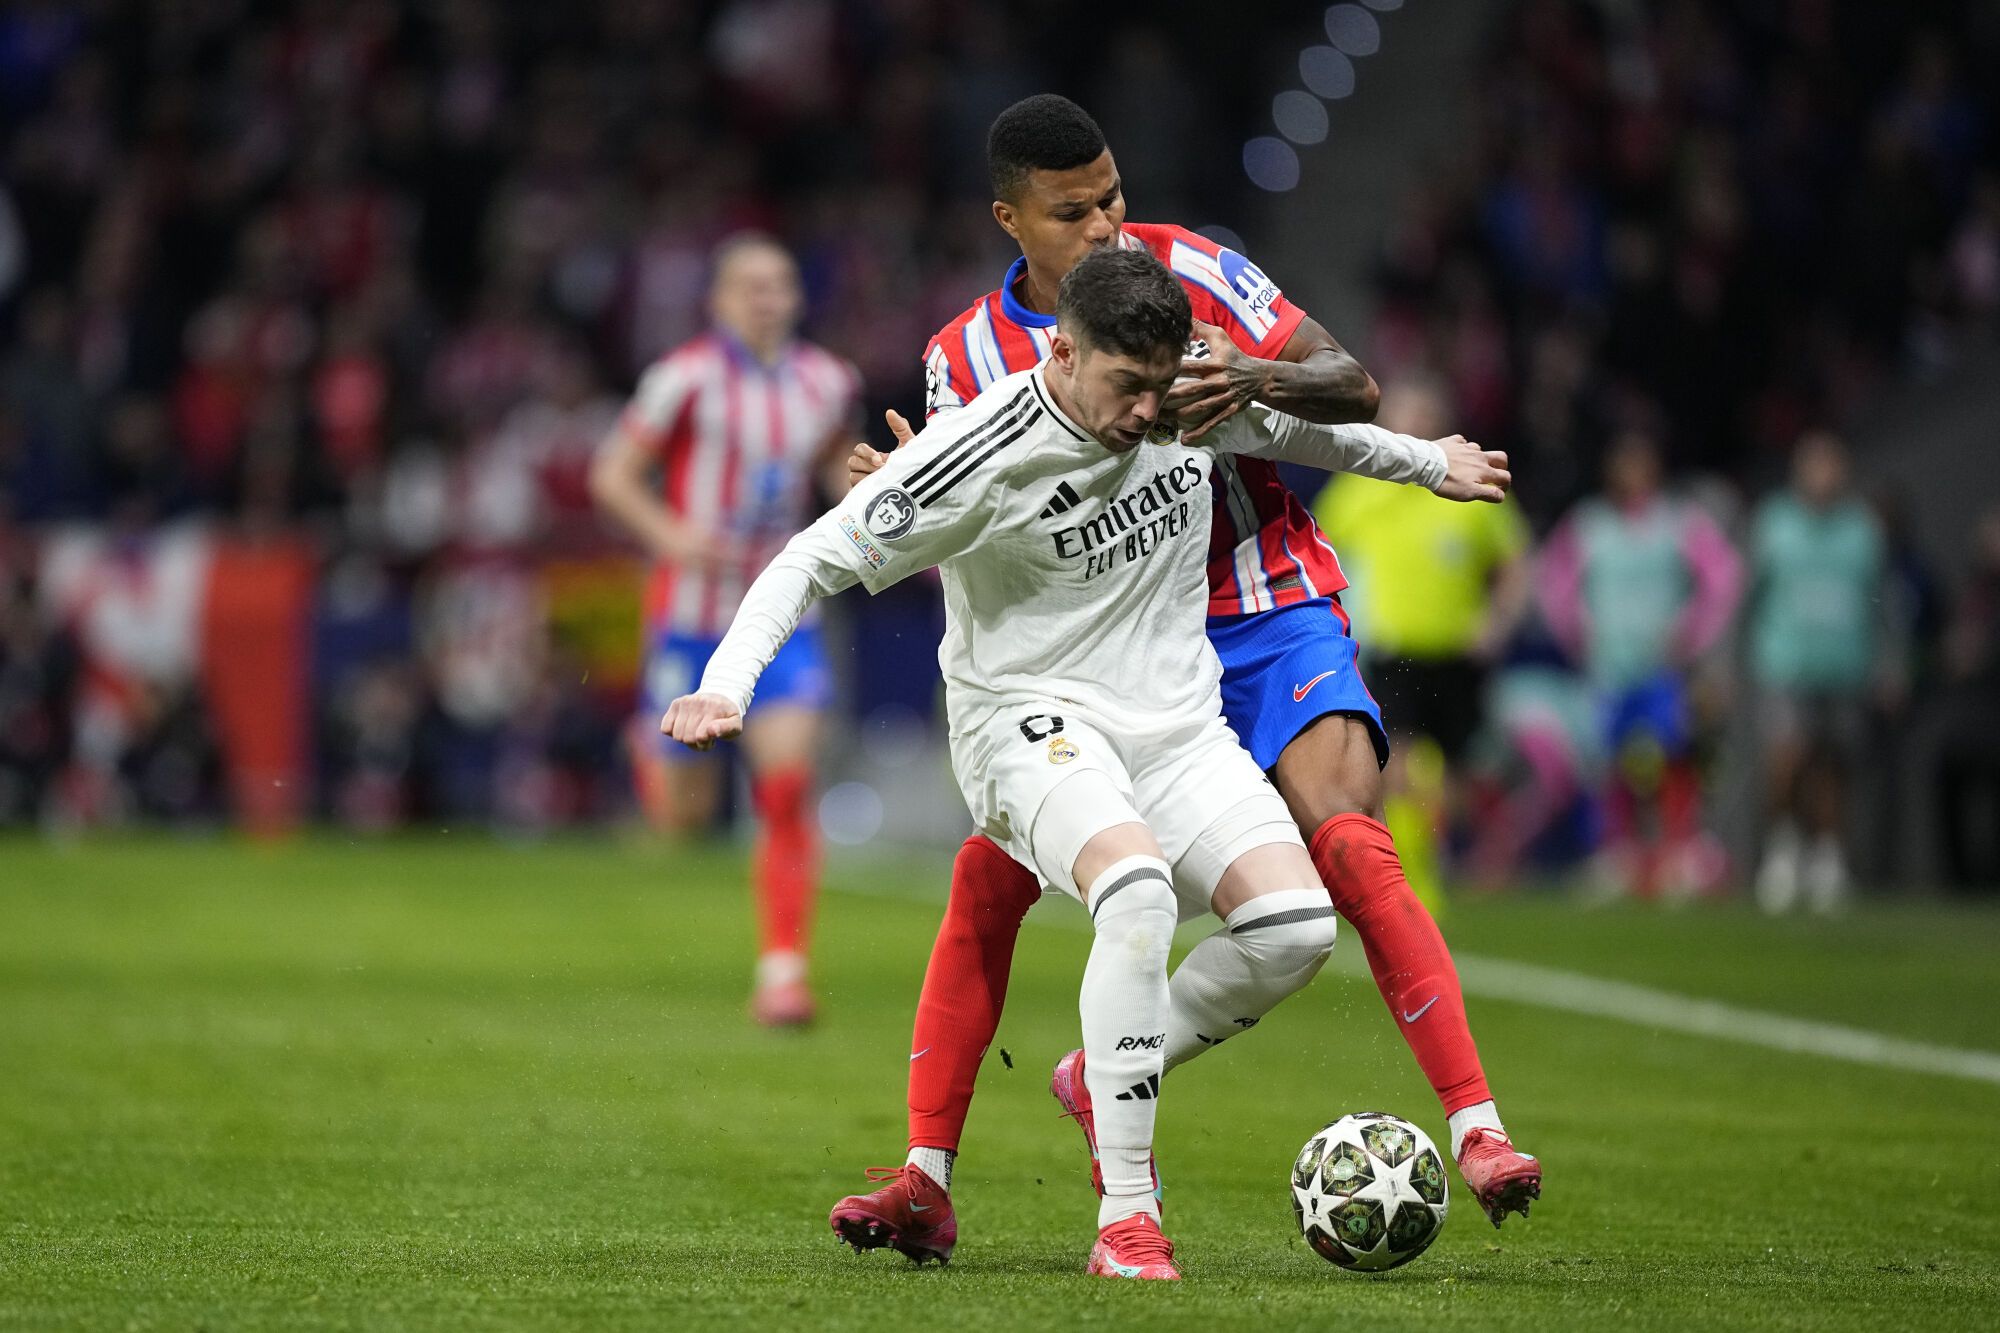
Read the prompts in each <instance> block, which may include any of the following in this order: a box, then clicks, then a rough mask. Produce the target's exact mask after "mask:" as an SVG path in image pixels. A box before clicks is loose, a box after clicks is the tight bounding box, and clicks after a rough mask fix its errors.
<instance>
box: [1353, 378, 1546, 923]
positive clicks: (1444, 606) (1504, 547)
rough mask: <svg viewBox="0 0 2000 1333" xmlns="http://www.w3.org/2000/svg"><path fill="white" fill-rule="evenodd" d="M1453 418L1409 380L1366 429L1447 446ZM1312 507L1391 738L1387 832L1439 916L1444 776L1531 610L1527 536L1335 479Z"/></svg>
mask: <svg viewBox="0 0 2000 1333" xmlns="http://www.w3.org/2000/svg"><path fill="white" fill-rule="evenodd" d="M1449 419H1450V405H1449V403H1448V401H1447V399H1446V395H1445V391H1444V388H1443V386H1442V385H1440V384H1439V383H1438V382H1437V381H1435V380H1433V379H1431V378H1428V377H1413V378H1408V379H1404V380H1400V381H1398V382H1395V383H1392V384H1390V385H1389V386H1388V387H1387V388H1385V389H1384V390H1383V392H1382V405H1381V410H1380V412H1378V413H1377V415H1376V424H1378V425H1381V426H1384V427H1387V428H1388V429H1390V430H1395V431H1403V432H1406V433H1408V434H1411V435H1415V436H1417V437H1418V438H1419V439H1426V440H1428V439H1434V438H1437V437H1439V436H1442V435H1447V434H1450V433H1451V426H1450V424H1449ZM1313 509H1314V515H1315V517H1317V518H1318V519H1319V523H1320V527H1322V528H1323V529H1325V531H1326V533H1327V535H1328V536H1329V537H1330V538H1331V539H1332V541H1333V543H1334V547H1335V549H1337V550H1338V551H1339V552H1340V560H1341V564H1342V565H1343V566H1344V567H1345V568H1346V571H1347V575H1348V578H1349V581H1350V586H1349V588H1348V590H1347V591H1346V592H1344V593H1342V594H1341V604H1342V605H1343V606H1344V607H1345V608H1346V610H1347V612H1348V614H1349V615H1350V616H1351V617H1352V618H1353V622H1354V630H1355V635H1356V637H1357V638H1358V639H1359V640H1360V642H1361V643H1363V644H1365V645H1366V651H1367V652H1368V654H1369V660H1368V664H1367V670H1368V680H1369V683H1370V685H1371V686H1372V688H1373V689H1374V691H1375V695H1376V698H1377V700H1378V701H1379V702H1380V703H1381V705H1382V717H1383V720H1384V721H1385V722H1386V723H1387V724H1388V727H1389V730H1390V733H1391V734H1392V735H1394V736H1396V737H1397V738H1398V754H1399V756H1400V763H1399V764H1397V765H1396V767H1397V768H1399V769H1400V770H1401V771H1400V772H1392V773H1391V774H1390V790H1391V793H1392V796H1391V809H1390V811H1389V821H1388V822H1389V825H1390V829H1391V831H1392V832H1393V833H1394V834H1395V836H1396V843H1397V846H1398V847H1399V848H1401V849H1402V851H1403V862H1404V869H1405V871H1406V872H1407V873H1408V874H1409V877H1410V883H1411V884H1412V885H1413V886H1415V887H1416V888H1417V889H1418V891H1419V893H1422V894H1424V895H1425V896H1426V897H1427V898H1429V899H1430V900H1431V902H1432V903H1433V905H1435V903H1436V901H1437V887H1438V886H1437V882H1436V881H1437V872H1436V867H1435V861H1436V856H1435V852H1434V851H1433V850H1430V849H1433V848H1434V847H1435V845H1436V841H1437V832H1438V827H1439V825H1440V824H1441V823H1442V816H1443V813H1444V811H1443V809H1442V807H1443V806H1444V805H1446V804H1447V801H1448V795H1447V790H1446V788H1447V784H1448V771H1449V769H1450V768H1451V767H1453V766H1455V765H1456V764H1457V763H1458V762H1459V760H1460V759H1461V757H1462V756H1463V754H1464V752H1465V748H1466V746H1467V745H1468V744H1469V743H1470V742H1471V740H1472V737H1473V734H1474V733H1475V732H1476V731H1477V730H1478V728H1479V722H1480V717H1481V710H1482V708H1483V705H1484V703H1485V694H1486V674H1487V669H1488V667H1489V666H1490V665H1491V663H1492V662H1493V660H1494V659H1495V658H1496V657H1497V655H1498V654H1499V652H1500V650H1501V649H1502V648H1503V647H1504V646H1505V643H1506V639H1507V636H1508V635H1509V634H1511V633H1512V632H1513V629H1514V627H1515V625H1516V624H1517V623H1518V622H1519V619H1520V617H1521V614H1522V613H1523V611H1524V610H1525V608H1526V606H1527V604H1528V595H1529V592H1530V585H1529V562H1528V561H1527V560H1526V559H1525V557H1526V555H1527V553H1528V546H1529V542H1530V534H1529V532H1528V525H1527V523H1526V522H1525V521H1524V520H1523V519H1522V518H1521V512H1520V509H1519V507H1518V506H1517V505H1515V503H1514V502H1513V501H1512V500H1509V501H1508V502H1507V503H1505V504H1500V505H1455V504H1448V503H1443V502H1440V501H1439V500H1438V498H1437V497H1436V496H1435V495H1432V494H1430V493H1429V492H1428V491H1426V490H1424V489H1423V488H1422V487H1420V486H1383V485H1381V484H1379V483H1376V482H1371V481H1369V480H1367V479H1366V478H1362V477H1352V476H1345V475H1339V476H1335V477H1334V478H1333V480H1332V481H1331V482H1330V483H1328V485H1327V487H1326V489H1325V490H1323V491H1322V492H1320V496H1319V499H1318V501H1317V502H1316V503H1315V504H1314V506H1313ZM1426 742H1428V743H1426ZM1397 806H1400V807H1402V808H1401V809H1397V808H1395V807H1397ZM1399 825H1401V826H1400V827H1399ZM1406 836H1408V837H1410V838H1411V839H1412V841H1408V842H1406V841H1405V840H1404V839H1405V837H1406ZM1425 862H1429V863H1430V864H1428V865H1426V864H1423V863H1425ZM1425 880H1428V881H1430V883H1429V884H1428V885H1426V884H1425V883H1424V881H1425Z"/></svg>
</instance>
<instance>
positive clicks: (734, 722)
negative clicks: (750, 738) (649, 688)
mask: <svg viewBox="0 0 2000 1333" xmlns="http://www.w3.org/2000/svg"><path fill="white" fill-rule="evenodd" d="M660 734H661V735H662V736H671V737H672V738H673V739H675V740H677V741H679V742H680V743H681V744H682V745H685V746H687V747H688V748H689V749H691V750H706V749H707V748H708V747H709V746H711V745H713V744H715V743H716V742H717V741H726V740H729V739H730V738H731V737H734V736H740V735H742V734H743V714H742V712H741V710H739V709H738V708H737V707H736V705H735V704H734V703H731V702H730V701H729V700H727V699H725V698H723V697H722V696H721V695H719V694H683V695H682V696H681V697H680V698H678V699H676V700H674V701H673V702H672V703H670V704H668V705H667V712H666V716H664V717H662V718H661V719H660Z"/></svg>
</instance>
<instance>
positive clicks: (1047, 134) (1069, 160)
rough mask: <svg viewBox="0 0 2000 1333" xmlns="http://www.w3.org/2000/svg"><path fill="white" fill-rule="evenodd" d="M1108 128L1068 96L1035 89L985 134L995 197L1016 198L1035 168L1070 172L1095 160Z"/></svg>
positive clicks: (1002, 113)
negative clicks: (1099, 125) (1098, 126)
mask: <svg viewBox="0 0 2000 1333" xmlns="http://www.w3.org/2000/svg"><path fill="white" fill-rule="evenodd" d="M1103 151H1104V131H1103V130H1100V129H1098V128H1097V122H1096V121H1094V120H1092V119H1091V118H1090V113H1089V112H1088V111H1085V110H1084V109H1083V108H1082V107H1080V106H1078V105H1077V104H1076V103H1074V102H1072V101H1070V100H1069V99H1068V98H1067V97H1061V96H1058V95H1057V94H1055V93H1036V94H1035V95H1034V96H1033V97H1027V98H1023V99H1022V100H1020V101H1018V102H1016V103H1014V105H1012V106H1010V107H1008V108H1007V109H1006V110H1005V111H1002V112H1001V113H1000V114H999V115H998V116H997V117H995V118H994V121H993V128H992V129H990V130H988V131H987V133H986V171H987V174H988V175H989V176H990V177H991V178H992V181H993V197H994V198H995V199H1005V200H1007V201H1008V202H1010V203H1011V202H1013V201H1014V200H1015V199H1017V198H1019V197H1020V193H1021V186H1022V185H1023V184H1025V183H1026V181H1027V179H1028V173H1029V172H1031V171H1068V170H1069V169H1070V168H1072V167H1080V166H1083V165H1085V164H1086V163H1089V162H1095V161H1096V160H1097V156H1098V154H1100V153H1102V152H1103Z"/></svg>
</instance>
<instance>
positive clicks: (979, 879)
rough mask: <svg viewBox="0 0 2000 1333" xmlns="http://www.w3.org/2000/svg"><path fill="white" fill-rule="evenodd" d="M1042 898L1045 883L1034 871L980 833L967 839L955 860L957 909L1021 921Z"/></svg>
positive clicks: (954, 904)
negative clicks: (1042, 883) (1043, 883)
mask: <svg viewBox="0 0 2000 1333" xmlns="http://www.w3.org/2000/svg"><path fill="white" fill-rule="evenodd" d="M1041 896H1042V885H1041V881H1040V880H1038V879H1036V878H1035V874H1034V872H1033V871H1031V870H1029V869H1028V868H1027V867H1026V866H1023V865H1022V864H1021V863H1020V862H1019V861H1016V860H1015V859H1014V858H1013V857H1011V856H1009V855H1007V853H1005V852H1003V851H1001V850H1000V849H999V848H998V847H997V846H995V845H994V844H993V843H992V842H991V841H990V840H988V839H986V838H983V837H981V836H980V835H978V834H976V833H975V834H973V835H972V836H971V837H969V838H967V839H966V840H965V843H964V845H963V846H961V847H960V848H959V849H958V856H957V857H956V858H955V859H954V860H953V861H952V866H951V906H952V908H953V909H954V910H957V911H963V912H969V913H974V914H977V915H979V916H986V915H990V914H998V915H1001V916H1004V917H1007V918H1008V919H1010V920H1013V921H1019V920H1020V919H1021V918H1022V917H1024V916H1026V915H1027V913H1028V909H1029V908H1030V907H1033V906H1034V905H1035V903H1036V902H1037V901H1038V900H1039V899H1040V898H1041Z"/></svg>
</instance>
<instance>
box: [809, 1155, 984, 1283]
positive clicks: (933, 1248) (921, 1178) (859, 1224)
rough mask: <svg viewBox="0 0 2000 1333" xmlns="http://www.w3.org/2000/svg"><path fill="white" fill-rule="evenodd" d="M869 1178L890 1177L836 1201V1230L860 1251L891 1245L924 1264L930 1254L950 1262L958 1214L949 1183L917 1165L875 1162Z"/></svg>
mask: <svg viewBox="0 0 2000 1333" xmlns="http://www.w3.org/2000/svg"><path fill="white" fill-rule="evenodd" d="M868 1178H869V1179H870V1180H886V1181H887V1182H889V1183H888V1184H886V1185H884V1186H883V1187H882V1188H881V1189H879V1190H876V1191H875V1192H874V1193H873V1194H850V1195H848V1196H847V1197H846V1198H844V1199H842V1200H841V1201H840V1202H839V1203H837V1204H835V1205H834V1206H833V1211H832V1212H831V1213H828V1214H827V1218H826V1220H827V1222H828V1224H830V1225H831V1226H832V1227H833V1234H834V1235H836V1236H838V1237H840V1238H841V1239H842V1240H844V1241H846V1242H847V1243H848V1244H849V1245H852V1246H853V1247H854V1248H855V1250H856V1251H857V1252H858V1251H861V1250H874V1249H879V1248H881V1247H882V1246H884V1245H888V1246H891V1247H892V1248H894V1249H895V1251H896V1252H897V1253H898V1254H901V1255H903V1256H905V1257H906V1258H908V1259H909V1260H910V1261H911V1262H913V1263H916V1264H919V1265H921V1264H922V1263H923V1262H924V1261H925V1260H927V1259H935V1260H937V1261H938V1263H939V1264H940V1265H943V1264H946V1263H949V1262H950V1261H951V1250H952V1247H953V1246H954V1245H956V1244H958V1219H957V1218H956V1217H954V1216H953V1215H952V1211H951V1196H950V1195H949V1194H946V1193H945V1192H944V1187H943V1186H941V1185H939V1184H938V1183H937V1182H936V1181H935V1180H932V1179H931V1178H930V1177H929V1176H927V1175H925V1174H924V1173H923V1172H922V1171H919V1170H918V1169H917V1168H916V1167H914V1166H871V1167H869V1168H868Z"/></svg>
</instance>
